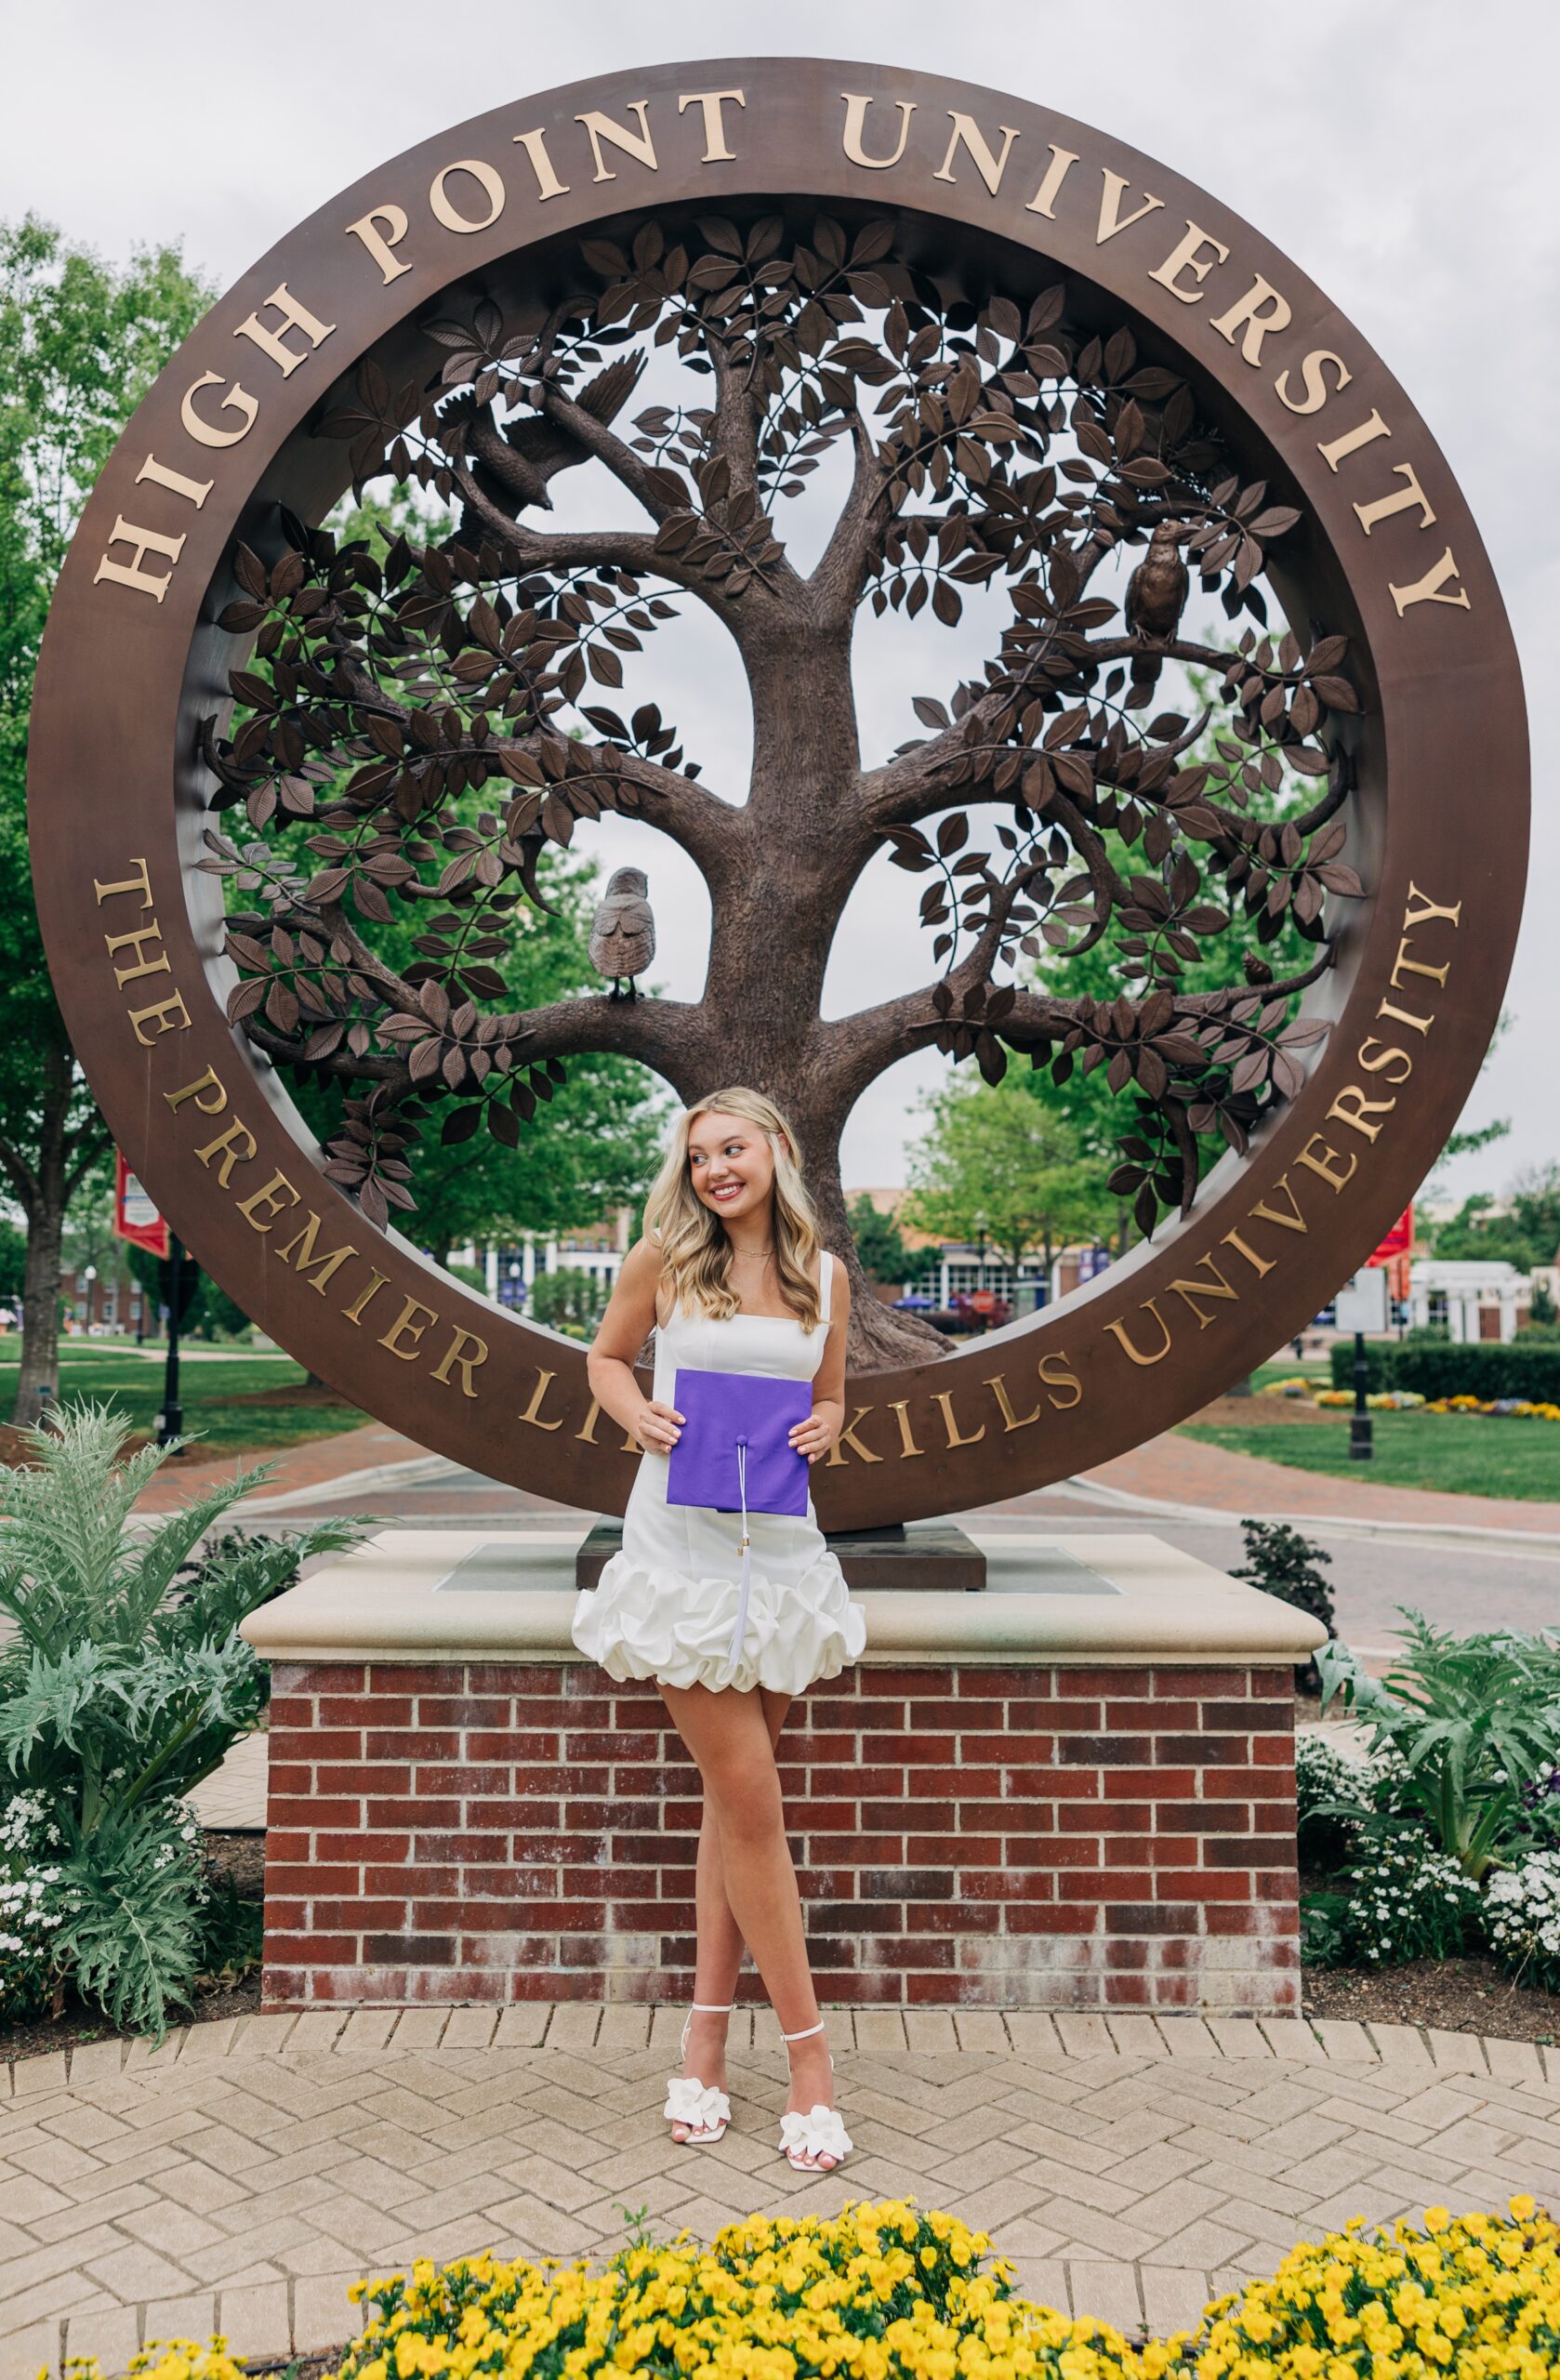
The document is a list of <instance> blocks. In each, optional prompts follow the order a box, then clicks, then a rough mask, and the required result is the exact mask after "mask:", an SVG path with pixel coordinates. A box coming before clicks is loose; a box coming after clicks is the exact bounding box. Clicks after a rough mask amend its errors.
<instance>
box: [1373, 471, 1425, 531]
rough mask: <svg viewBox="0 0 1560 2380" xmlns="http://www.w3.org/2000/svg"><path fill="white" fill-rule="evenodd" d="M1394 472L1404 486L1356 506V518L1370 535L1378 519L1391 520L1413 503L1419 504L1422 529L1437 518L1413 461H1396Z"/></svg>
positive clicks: (1394, 475) (1395, 477)
mask: <svg viewBox="0 0 1560 2380" xmlns="http://www.w3.org/2000/svg"><path fill="white" fill-rule="evenodd" d="M1392 474H1393V477H1394V479H1399V480H1402V481H1403V482H1404V485H1403V486H1402V487H1400V488H1395V489H1394V491H1393V493H1392V495H1391V496H1378V497H1377V498H1376V501H1375V502H1374V504H1356V505H1355V518H1356V519H1357V520H1358V522H1359V525H1360V527H1361V528H1362V529H1363V530H1364V532H1365V534H1366V536H1369V535H1370V532H1371V530H1372V529H1373V528H1374V527H1375V526H1376V523H1377V522H1378V521H1390V520H1391V518H1392V516H1393V514H1394V513H1395V512H1407V511H1408V508H1409V506H1410V505H1413V504H1417V505H1418V506H1419V509H1420V527H1421V529H1428V528H1429V527H1430V525H1431V523H1432V522H1433V521H1434V518H1435V514H1434V509H1433V507H1432V505H1431V502H1430V498H1429V497H1428V496H1426V494H1425V492H1424V490H1423V488H1421V485H1420V478H1419V473H1418V472H1417V471H1416V470H1415V469H1414V467H1413V465H1412V463H1394V465H1393V467H1392Z"/></svg>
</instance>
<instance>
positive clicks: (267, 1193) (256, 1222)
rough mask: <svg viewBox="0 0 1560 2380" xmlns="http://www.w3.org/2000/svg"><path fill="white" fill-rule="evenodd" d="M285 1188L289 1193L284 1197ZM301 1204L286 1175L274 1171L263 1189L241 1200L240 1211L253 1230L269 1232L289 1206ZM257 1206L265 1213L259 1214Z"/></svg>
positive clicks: (239, 1203)
mask: <svg viewBox="0 0 1560 2380" xmlns="http://www.w3.org/2000/svg"><path fill="white" fill-rule="evenodd" d="M282 1191H285V1192H286V1194H287V1195H286V1197H281V1196H280V1193H281V1192H282ZM301 1204H302V1201H301V1200H300V1198H299V1197H298V1195H297V1191H296V1190H295V1189H294V1188H293V1185H292V1183H290V1182H289V1181H288V1179H287V1177H286V1175H285V1174H284V1173H273V1174H272V1175H271V1180H270V1181H269V1182H268V1183H266V1185H265V1187H264V1189H263V1190H256V1191H254V1192H252V1193H251V1195H250V1196H249V1197H247V1198H241V1199H240V1200H239V1202H238V1211H239V1213H240V1214H241V1215H242V1216H243V1217H244V1220H245V1223H247V1224H248V1225H249V1228H250V1230H251V1231H258V1232H268V1231H269V1230H270V1229H271V1224H272V1223H274V1222H275V1220H276V1218H277V1216H278V1215H280V1214H284V1213H285V1212H286V1210H287V1209H288V1208H289V1207H297V1206H299V1205H301ZM257 1208H261V1209H263V1210H264V1212H263V1214H257V1212H256V1209H257Z"/></svg>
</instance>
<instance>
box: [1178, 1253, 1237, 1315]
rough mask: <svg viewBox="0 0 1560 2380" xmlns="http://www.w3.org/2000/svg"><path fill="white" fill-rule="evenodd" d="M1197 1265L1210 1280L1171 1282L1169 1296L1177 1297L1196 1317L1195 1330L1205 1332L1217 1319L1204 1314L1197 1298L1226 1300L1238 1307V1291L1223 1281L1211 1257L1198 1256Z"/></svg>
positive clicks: (1221, 1274)
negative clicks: (1207, 1274)
mask: <svg viewBox="0 0 1560 2380" xmlns="http://www.w3.org/2000/svg"><path fill="white" fill-rule="evenodd" d="M1197 1263H1198V1265H1199V1266H1202V1267H1206V1268H1207V1270H1208V1271H1209V1272H1210V1273H1211V1274H1212V1276H1213V1278H1212V1280H1211V1281H1194V1280H1185V1281H1172V1282H1171V1283H1170V1294H1171V1296H1172V1297H1178V1298H1179V1299H1180V1300H1181V1302H1182V1303H1183V1305H1184V1306H1185V1307H1186V1308H1187V1309H1188V1311H1189V1312H1190V1313H1192V1314H1195V1315H1196V1318H1197V1329H1199V1330H1206V1329H1208V1326H1209V1324H1210V1322H1214V1321H1216V1320H1217V1319H1218V1317H1217V1316H1216V1315H1211V1314H1204V1312H1203V1310H1202V1308H1201V1306H1200V1305H1199V1304H1198V1303H1197V1300H1198V1299H1199V1298H1209V1299H1210V1300H1213V1301H1225V1300H1227V1301H1228V1302H1229V1303H1230V1304H1232V1305H1238V1304H1239V1302H1240V1291H1239V1290H1238V1289H1231V1287H1230V1285H1229V1282H1228V1281H1227V1280H1226V1279H1225V1277H1224V1276H1223V1273H1221V1272H1220V1270H1219V1267H1218V1266H1217V1264H1215V1263H1214V1262H1213V1259H1212V1257H1211V1256H1199V1257H1198V1259H1197Z"/></svg>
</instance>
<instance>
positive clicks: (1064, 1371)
mask: <svg viewBox="0 0 1560 2380" xmlns="http://www.w3.org/2000/svg"><path fill="white" fill-rule="evenodd" d="M1052 1364H1056V1365H1059V1366H1060V1367H1061V1369H1059V1370H1058V1371H1056V1372H1055V1373H1052V1372H1051V1370H1050V1369H1049V1367H1050V1366H1051V1365H1052ZM1039 1373H1040V1379H1041V1381H1042V1382H1043V1383H1044V1385H1045V1389H1046V1392H1047V1394H1048V1395H1050V1392H1051V1390H1052V1389H1053V1388H1070V1389H1071V1390H1072V1392H1073V1393H1072V1395H1071V1396H1068V1397H1065V1398H1064V1397H1060V1396H1052V1397H1051V1403H1052V1405H1053V1406H1054V1407H1055V1408H1056V1410H1057V1411H1058V1413H1070V1412H1071V1411H1072V1409H1073V1407H1074V1406H1075V1405H1081V1404H1082V1403H1083V1382H1081V1381H1080V1380H1079V1378H1078V1376H1077V1372H1075V1371H1073V1370H1071V1369H1068V1366H1067V1351H1066V1349H1065V1348H1064V1347H1058V1348H1057V1350H1056V1352H1055V1353H1054V1355H1042V1356H1041V1357H1040V1362H1039Z"/></svg>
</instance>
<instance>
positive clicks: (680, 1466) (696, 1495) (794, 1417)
mask: <svg viewBox="0 0 1560 2380" xmlns="http://www.w3.org/2000/svg"><path fill="white" fill-rule="evenodd" d="M673 1402H674V1404H675V1405H676V1407H677V1409H678V1411H679V1412H680V1413H681V1415H682V1435H681V1437H680V1438H679V1439H678V1442H677V1444H676V1446H674V1447H673V1448H672V1450H671V1453H670V1456H669V1457H668V1470H667V1501H668V1504H700V1505H703V1506H704V1508H705V1509H706V1510H707V1511H710V1512H717V1513H736V1512H740V1514H742V1542H741V1547H740V1552H741V1556H742V1561H741V1567H740V1569H739V1572H738V1582H737V1598H736V1624H735V1626H734V1628H733V1630H732V1641H731V1644H730V1646H729V1647H728V1649H727V1653H726V1667H725V1675H726V1676H727V1677H730V1676H731V1675H732V1674H733V1673H734V1670H735V1668H736V1665H737V1662H738V1661H739V1660H740V1659H741V1657H742V1639H743V1636H744V1635H745V1633H747V1598H748V1592H749V1589H750V1587H751V1584H752V1563H753V1554H752V1541H751V1539H750V1537H749V1535H748V1529H747V1515H748V1514H749V1513H787V1514H791V1515H792V1517H793V1518H796V1519H799V1520H800V1519H801V1518H802V1517H804V1515H805V1514H806V1511H807V1457H806V1456H805V1455H803V1454H798V1452H797V1450H796V1448H794V1447H793V1446H792V1445H791V1443H790V1433H791V1431H792V1430H793V1429H794V1428H795V1427H796V1425H797V1423H798V1422H799V1421H806V1419H807V1417H808V1415H809V1414H810V1413H811V1412H812V1410H813V1383H812V1382H811V1381H810V1380H775V1379H772V1378H770V1377H769V1376H768V1375H767V1374H765V1373H760V1372H694V1371H679V1373H678V1375H677V1385H676V1388H675V1390H674V1392H673Z"/></svg>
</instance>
